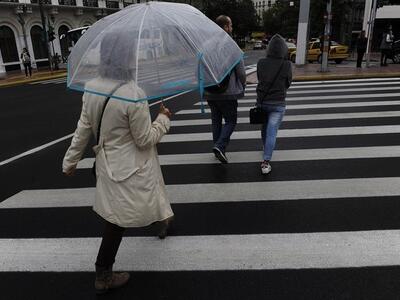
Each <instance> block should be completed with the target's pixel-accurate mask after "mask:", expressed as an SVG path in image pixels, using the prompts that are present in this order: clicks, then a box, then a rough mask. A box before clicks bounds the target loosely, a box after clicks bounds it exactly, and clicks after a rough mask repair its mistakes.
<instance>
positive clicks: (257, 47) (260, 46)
mask: <svg viewBox="0 0 400 300" xmlns="http://www.w3.org/2000/svg"><path fill="white" fill-rule="evenodd" d="M261 49H266V45H265V44H263V43H262V42H261V41H256V42H255V43H254V46H253V50H261Z"/></svg>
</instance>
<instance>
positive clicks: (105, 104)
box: [92, 84, 122, 178]
mask: <svg viewBox="0 0 400 300" xmlns="http://www.w3.org/2000/svg"><path fill="white" fill-rule="evenodd" d="M121 85H122V84H119V85H117V86H116V87H115V88H114V89H113V90H112V92H111V95H112V94H114V92H115V91H116V90H117V89H118V88H119V87H120V86H121ZM108 101H110V96H108V97H107V98H106V101H105V102H104V105H103V110H102V111H101V115H100V120H99V125H98V126H97V143H96V145H98V144H99V140H100V130H101V122H102V120H103V115H104V111H105V109H106V106H107V104H108ZM92 174H93V176H94V178H97V176H96V158H95V159H94V163H93V166H92Z"/></svg>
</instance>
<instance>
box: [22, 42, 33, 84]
mask: <svg viewBox="0 0 400 300" xmlns="http://www.w3.org/2000/svg"><path fill="white" fill-rule="evenodd" d="M21 60H22V63H23V64H24V69H25V76H26V77H28V72H29V76H30V77H32V65H31V55H30V54H29V51H28V49H26V48H24V49H22V53H21Z"/></svg>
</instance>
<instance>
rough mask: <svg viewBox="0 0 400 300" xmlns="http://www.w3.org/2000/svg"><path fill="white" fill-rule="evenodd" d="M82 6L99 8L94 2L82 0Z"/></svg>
mask: <svg viewBox="0 0 400 300" xmlns="http://www.w3.org/2000/svg"><path fill="white" fill-rule="evenodd" d="M83 6H87V7H99V3H98V2H97V1H96V0H83Z"/></svg>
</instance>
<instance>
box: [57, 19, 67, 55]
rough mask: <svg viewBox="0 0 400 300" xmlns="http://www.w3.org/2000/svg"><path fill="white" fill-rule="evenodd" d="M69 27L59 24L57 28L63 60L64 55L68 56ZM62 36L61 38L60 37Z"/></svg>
mask: <svg viewBox="0 0 400 300" xmlns="http://www.w3.org/2000/svg"><path fill="white" fill-rule="evenodd" d="M68 30H69V28H68V27H67V26H66V25H61V26H60V28H59V29H58V38H59V39H60V47H61V57H62V58H63V60H65V57H68V55H69V51H68V41H67V32H68ZM61 37H62V38H61Z"/></svg>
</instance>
